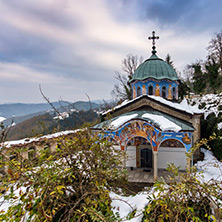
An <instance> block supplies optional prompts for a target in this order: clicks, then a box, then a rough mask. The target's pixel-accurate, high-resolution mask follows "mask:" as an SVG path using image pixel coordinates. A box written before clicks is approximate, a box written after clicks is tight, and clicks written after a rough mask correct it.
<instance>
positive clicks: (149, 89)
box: [148, 85, 153, 95]
mask: <svg viewBox="0 0 222 222" xmlns="http://www.w3.org/2000/svg"><path fill="white" fill-rule="evenodd" d="M148 95H153V86H152V85H150V86H149V87H148Z"/></svg>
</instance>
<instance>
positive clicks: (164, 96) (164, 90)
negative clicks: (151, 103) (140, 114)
mask: <svg viewBox="0 0 222 222" xmlns="http://www.w3.org/2000/svg"><path fill="white" fill-rule="evenodd" d="M162 97H163V98H164V99H166V86H163V87H162Z"/></svg>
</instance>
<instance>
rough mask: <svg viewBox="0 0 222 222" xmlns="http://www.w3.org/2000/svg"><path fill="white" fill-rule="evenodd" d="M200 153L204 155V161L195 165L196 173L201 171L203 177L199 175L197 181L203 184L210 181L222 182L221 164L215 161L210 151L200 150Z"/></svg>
mask: <svg viewBox="0 0 222 222" xmlns="http://www.w3.org/2000/svg"><path fill="white" fill-rule="evenodd" d="M201 151H202V152H203V153H204V160H203V161H198V162H197V163H196V164H195V166H196V168H197V170H198V172H201V171H203V175H202V176H203V177H202V176H201V174H200V176H199V179H200V180H202V181H205V182H208V181H210V180H212V179H213V180H217V181H222V162H220V161H219V160H217V158H216V157H214V156H213V154H212V152H211V151H209V150H206V149H203V148H201Z"/></svg>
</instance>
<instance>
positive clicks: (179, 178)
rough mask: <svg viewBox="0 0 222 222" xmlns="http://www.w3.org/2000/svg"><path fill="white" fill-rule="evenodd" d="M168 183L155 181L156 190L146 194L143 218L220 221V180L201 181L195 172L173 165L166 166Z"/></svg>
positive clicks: (149, 221)
mask: <svg viewBox="0 0 222 222" xmlns="http://www.w3.org/2000/svg"><path fill="white" fill-rule="evenodd" d="M169 170H170V172H171V173H172V175H173V176H172V177H171V183H170V184H166V182H164V181H162V182H157V183H155V185H154V189H155V191H156V192H155V193H154V194H153V195H152V196H149V197H148V199H149V204H148V205H147V206H146V207H145V210H144V212H143V213H144V216H143V219H142V221H144V222H151V221H163V222H165V221H169V222H174V221H178V222H184V221H206V222H207V221H220V219H222V218H221V207H222V194H221V189H222V185H221V183H218V182H216V181H208V182H203V181H201V180H198V179H197V177H196V174H195V173H194V174H192V175H191V176H189V174H184V175H183V174H179V173H178V169H177V168H176V167H175V166H174V165H170V166H169Z"/></svg>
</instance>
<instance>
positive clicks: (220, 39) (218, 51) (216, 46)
mask: <svg viewBox="0 0 222 222" xmlns="http://www.w3.org/2000/svg"><path fill="white" fill-rule="evenodd" d="M207 49H208V51H209V55H210V57H212V58H213V59H214V60H215V62H217V63H219V65H220V71H222V31H220V32H219V33H215V36H214V38H212V39H211V41H210V42H209V46H208V47H207Z"/></svg>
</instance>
